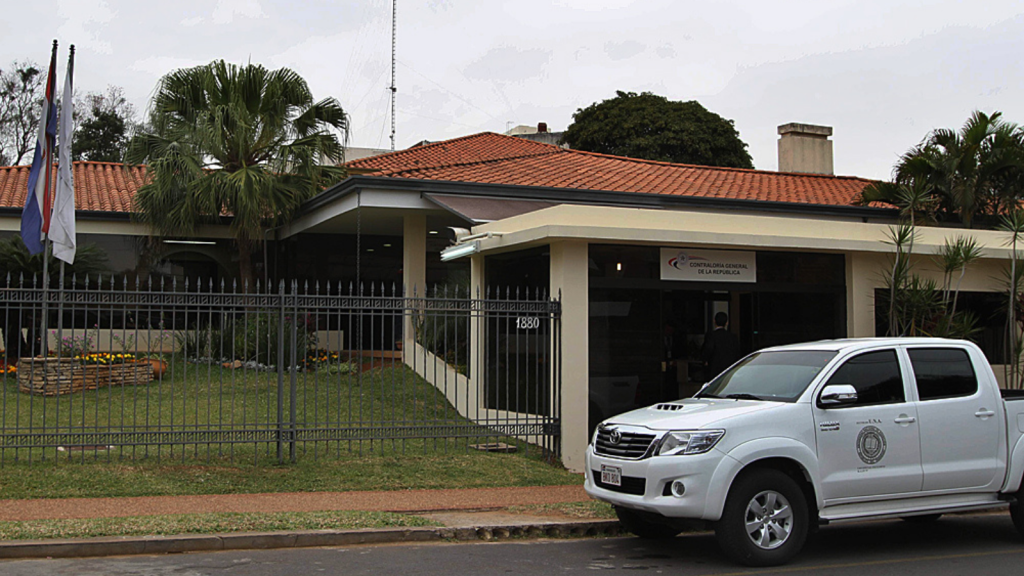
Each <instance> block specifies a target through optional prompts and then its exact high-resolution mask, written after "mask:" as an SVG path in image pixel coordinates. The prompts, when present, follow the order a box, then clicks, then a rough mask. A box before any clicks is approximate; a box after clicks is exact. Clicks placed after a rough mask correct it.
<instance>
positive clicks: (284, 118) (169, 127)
mask: <svg viewBox="0 0 1024 576" xmlns="http://www.w3.org/2000/svg"><path fill="white" fill-rule="evenodd" d="M348 128H349V121H348V116H347V115H346V114H345V111H344V110H342V108H341V105H340V104H339V103H338V101H337V100H335V99H334V98H326V99H323V100H320V101H319V102H314V100H313V96H312V93H311V92H310V90H309V86H308V85H307V84H306V81H305V80H303V78H302V77H301V76H299V75H298V74H296V73H295V72H294V71H292V70H289V69H287V68H281V69H278V70H268V69H266V68H264V67H263V66H259V65H253V64H248V65H245V66H236V65H234V64H227V63H225V62H224V61H223V60H218V61H214V62H211V63H210V64H207V65H205V66H197V67H195V68H186V69H181V70H176V71H174V72H171V73H170V74H168V75H166V76H164V77H163V78H162V79H161V80H160V83H159V84H158V86H157V92H156V95H155V96H154V97H153V100H152V102H151V103H150V110H149V127H148V128H147V129H145V130H143V131H140V132H139V133H137V134H136V135H134V136H133V137H132V140H131V142H130V144H129V146H128V150H127V152H126V156H125V161H126V163H127V164H129V165H133V164H143V163H145V164H146V165H147V170H148V176H149V182H148V183H147V184H146V185H144V186H142V187H140V188H139V191H138V193H137V194H136V195H135V200H134V202H135V213H136V215H137V218H138V220H140V221H141V222H144V223H147V224H149V225H151V226H152V229H153V232H154V235H156V236H158V237H168V236H171V237H174V236H188V235H191V234H194V233H195V231H196V229H197V227H198V226H199V225H200V224H204V223H211V222H216V221H218V220H219V219H220V218H222V217H226V218H228V219H229V220H230V230H231V233H232V235H233V236H234V239H235V242H236V244H237V247H238V254H239V275H240V276H241V278H242V280H243V283H246V284H248V283H251V281H252V254H253V251H254V249H255V248H256V247H257V246H258V245H259V244H261V243H262V242H263V239H264V234H265V233H266V231H267V230H268V229H270V228H274V227H276V226H280V225H281V224H283V223H284V222H286V221H287V220H288V219H289V218H290V217H291V216H292V215H293V214H294V213H295V210H296V209H297V208H298V207H299V205H300V204H302V202H304V201H305V200H307V199H309V198H310V197H312V196H314V195H315V194H317V193H318V192H320V191H321V190H323V189H324V188H325V187H327V186H329V185H330V184H333V183H334V182H336V181H338V180H339V179H341V178H342V177H343V176H344V174H345V172H344V168H342V167H340V166H338V165H339V164H341V162H342V161H343V159H344V158H343V155H344V146H343V144H344V142H346V141H347V139H348Z"/></svg>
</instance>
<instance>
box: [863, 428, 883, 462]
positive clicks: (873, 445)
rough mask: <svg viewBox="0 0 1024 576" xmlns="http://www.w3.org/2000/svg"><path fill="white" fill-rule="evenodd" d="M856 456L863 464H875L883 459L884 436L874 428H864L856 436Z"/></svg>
mask: <svg viewBox="0 0 1024 576" xmlns="http://www.w3.org/2000/svg"><path fill="white" fill-rule="evenodd" d="M857 456H859V457H860V459H861V461H862V462H864V463H865V464H868V465H871V464H877V463H878V462H879V461H880V460H881V459H882V458H884V457H885V434H882V431H881V430H879V429H878V428H877V427H875V426H865V427H863V428H861V430H860V434H857Z"/></svg>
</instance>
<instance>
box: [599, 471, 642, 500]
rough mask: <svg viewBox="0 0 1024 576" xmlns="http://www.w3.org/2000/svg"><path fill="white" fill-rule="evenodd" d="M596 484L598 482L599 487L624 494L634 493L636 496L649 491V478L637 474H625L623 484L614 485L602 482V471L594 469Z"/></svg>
mask: <svg viewBox="0 0 1024 576" xmlns="http://www.w3.org/2000/svg"><path fill="white" fill-rule="evenodd" d="M593 473H594V476H593V477H594V484H597V486H598V487H599V488H604V489H605V490H611V491H612V492H622V493H623V494H633V495H634V496H643V495H644V492H646V491H647V479H646V478H639V477H636V476H623V477H622V486H612V485H611V484H605V483H604V482H601V471H600V470H594V471H593Z"/></svg>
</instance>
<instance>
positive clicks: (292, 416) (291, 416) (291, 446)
mask: <svg viewBox="0 0 1024 576" xmlns="http://www.w3.org/2000/svg"><path fill="white" fill-rule="evenodd" d="M292 304H293V308H292V328H291V338H292V353H291V362H289V364H290V366H289V367H288V371H289V372H290V373H291V385H290V388H289V394H288V424H289V430H290V432H289V437H288V453H289V455H290V456H291V461H292V464H294V463H295V432H296V430H295V427H296V421H297V420H298V416H297V415H296V412H297V408H296V404H298V401H297V400H298V398H297V392H296V390H297V388H298V371H299V369H298V365H299V360H298V358H297V356H298V348H299V342H298V333H299V282H298V281H297V280H292ZM281 345H282V347H283V345H284V342H282V343H281Z"/></svg>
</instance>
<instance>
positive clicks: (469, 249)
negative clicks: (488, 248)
mask: <svg viewBox="0 0 1024 576" xmlns="http://www.w3.org/2000/svg"><path fill="white" fill-rule="evenodd" d="M479 251H480V241H479V240H476V241H474V242H468V243H466V244H456V245H455V246H449V247H447V248H445V249H444V250H441V262H448V261H449V260H455V259H456V258H462V257H463V256H469V255H470V254H476V253H477V252H479Z"/></svg>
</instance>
